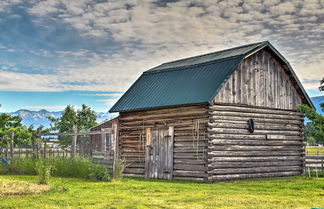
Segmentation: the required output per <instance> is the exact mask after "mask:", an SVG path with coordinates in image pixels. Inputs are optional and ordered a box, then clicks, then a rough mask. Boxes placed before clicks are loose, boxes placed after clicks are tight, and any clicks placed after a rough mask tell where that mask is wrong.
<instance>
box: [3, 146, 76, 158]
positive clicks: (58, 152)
mask: <svg viewBox="0 0 324 209" xmlns="http://www.w3.org/2000/svg"><path fill="white" fill-rule="evenodd" d="M36 153H38V155H39V156H40V157H43V158H48V157H70V156H71V151H69V150H64V149H60V148H45V149H44V148H42V149H33V148H14V149H13V151H12V153H11V149H9V148H2V149H0V157H1V158H6V159H11V158H12V157H14V158H16V157H33V156H34V155H35V154H36Z"/></svg>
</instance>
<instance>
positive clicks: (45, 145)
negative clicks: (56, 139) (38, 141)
mask: <svg viewBox="0 0 324 209" xmlns="http://www.w3.org/2000/svg"><path fill="white" fill-rule="evenodd" d="M46 147H47V144H46V142H44V158H46Z"/></svg>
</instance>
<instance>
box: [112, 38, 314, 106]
mask: <svg viewBox="0 0 324 209" xmlns="http://www.w3.org/2000/svg"><path fill="white" fill-rule="evenodd" d="M266 46H269V47H270V48H271V49H272V50H273V51H274V52H275V53H276V54H277V55H278V56H279V57H280V58H281V59H282V60H283V61H284V62H285V63H286V64H287V66H288V68H289V70H290V71H292V69H291V67H290V65H289V63H288V62H287V61H286V60H285V59H284V58H283V57H282V55H280V53H279V52H278V51H276V50H275V49H274V47H272V45H271V44H270V43H269V42H267V41H266V42H260V43H255V44H249V45H244V46H241V47H235V48H232V49H228V50H223V51H219V52H215V53H210V54H205V55H200V56H195V57H191V58H186V59H181V60H177V61H173V62H168V63H165V64H162V65H160V66H157V67H155V68H152V69H150V70H148V71H145V72H144V73H143V74H142V75H141V76H140V77H139V78H138V79H137V80H136V81H135V83H134V84H133V85H132V86H131V87H130V88H129V89H128V90H127V91H126V93H125V94H124V95H123V96H122V97H121V98H120V99H119V100H118V101H117V102H116V103H115V105H114V106H113V107H112V108H111V109H110V110H109V112H125V111H135V110H143V109H153V108H162V107H172V106H180V105H189V104H208V103H211V102H212V100H213V98H214V97H215V96H216V94H217V93H218V92H219V91H220V89H221V88H222V87H223V85H224V84H225V83H226V81H227V80H228V79H229V77H230V76H231V74H232V73H233V72H234V71H235V69H236V68H237V67H238V65H239V64H240V63H241V61H242V60H243V59H244V57H245V56H247V55H249V54H251V53H253V52H256V51H257V50H259V49H261V48H263V47H266ZM292 75H293V77H294V78H295V79H296V82H297V84H298V85H299V86H300V88H301V90H302V92H303V94H304V95H305V97H306V99H307V100H308V101H309V103H310V105H311V106H312V103H311V101H310V99H309V97H308V95H307V94H306V92H305V90H304V89H303V87H302V86H301V84H300V82H299V81H298V78H297V77H296V76H295V74H294V73H293V71H292Z"/></svg>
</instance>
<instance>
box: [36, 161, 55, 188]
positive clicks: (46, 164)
mask: <svg viewBox="0 0 324 209" xmlns="http://www.w3.org/2000/svg"><path fill="white" fill-rule="evenodd" d="M52 168H53V165H51V163H50V161H46V160H42V159H40V160H38V161H37V162H36V166H35V171H36V173H37V176H38V183H39V184H48V182H49V179H50V177H51V172H52Z"/></svg>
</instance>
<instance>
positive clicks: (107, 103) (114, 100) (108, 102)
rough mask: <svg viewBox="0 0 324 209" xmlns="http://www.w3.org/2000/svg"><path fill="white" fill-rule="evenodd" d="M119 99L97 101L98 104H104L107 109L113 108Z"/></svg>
mask: <svg viewBox="0 0 324 209" xmlns="http://www.w3.org/2000/svg"><path fill="white" fill-rule="evenodd" d="M118 99H119V98H111V99H97V100H96V101H98V102H104V103H105V104H106V105H107V106H108V107H111V106H113V105H114V104H115V103H116V102H117V100H118Z"/></svg>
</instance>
